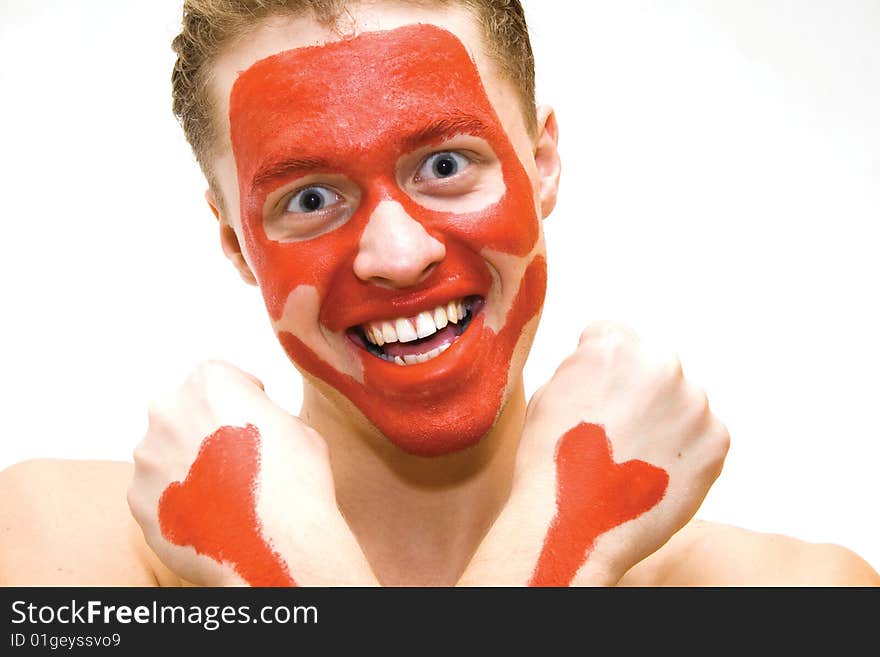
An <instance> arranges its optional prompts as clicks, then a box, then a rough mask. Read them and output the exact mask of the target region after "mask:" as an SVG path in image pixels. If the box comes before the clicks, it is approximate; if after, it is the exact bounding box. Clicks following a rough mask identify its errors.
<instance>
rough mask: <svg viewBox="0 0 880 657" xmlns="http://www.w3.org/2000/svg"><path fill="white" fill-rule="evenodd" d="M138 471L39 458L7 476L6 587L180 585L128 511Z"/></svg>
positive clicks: (0, 528)
mask: <svg viewBox="0 0 880 657" xmlns="http://www.w3.org/2000/svg"><path fill="white" fill-rule="evenodd" d="M133 467H134V466H133V465H132V464H131V463H124V462H117V461H80V460H62V459H37V460H31V461H23V462H21V463H17V464H15V465H12V466H10V467H8V468H6V469H5V470H3V471H0V499H2V500H3V501H4V502H3V504H2V505H0V536H2V540H0V585H2V586H161V585H173V584H175V583H178V582H177V581H176V578H175V577H174V576H173V574H171V573H170V572H169V571H168V570H167V569H166V568H165V567H164V566H163V565H162V564H161V562H159V560H158V559H157V558H156V556H155V554H154V553H153V552H152V551H151V550H150V549H149V548H148V547H147V544H146V542H145V541H144V538H143V534H142V533H141V530H140V527H139V526H138V524H137V523H136V522H135V521H134V518H132V516H131V513H130V511H129V509H128V503H127V501H126V494H127V491H128V485H129V483H130V481H131V476H132V471H133Z"/></svg>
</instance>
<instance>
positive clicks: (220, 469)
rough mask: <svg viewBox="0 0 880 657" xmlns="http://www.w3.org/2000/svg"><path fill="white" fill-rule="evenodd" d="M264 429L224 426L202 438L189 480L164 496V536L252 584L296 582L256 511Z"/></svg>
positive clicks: (172, 486)
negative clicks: (265, 531) (262, 431)
mask: <svg viewBox="0 0 880 657" xmlns="http://www.w3.org/2000/svg"><path fill="white" fill-rule="evenodd" d="M259 470H260V432H259V430H258V429H257V428H256V427H255V426H253V425H250V424H249V425H247V426H246V427H228V426H227V427H221V428H220V429H218V430H217V431H215V432H214V433H213V434H211V435H210V436H208V437H207V438H205V440H204V441H202V445H201V447H200V448H199V453H198V455H197V456H196V460H195V461H194V462H193V464H192V466H190V469H189V473H187V476H186V479H185V480H184V481H182V482H180V481H176V482H174V483H172V484H170V485H169V486H168V488H166V489H165V491H164V492H163V493H162V497H161V498H160V499H159V527H160V528H161V530H162V535H163V536H164V537H165V538H166V539H167V540H168V541H170V542H172V543H174V544H175V545H180V546H192V547H194V548H195V550H196V552H197V553H199V554H202V555H205V556H207V557H210V558H211V559H213V560H214V561H217V562H220V563H226V564H229V565H231V566H232V567H233V568H234V569H235V571H236V572H237V573H238V574H239V575H240V576H241V578H242V579H243V580H244V581H245V582H247V583H248V584H250V585H251V586H296V582H294V580H293V578H292V577H291V576H290V573H289V572H288V570H287V566H286V565H285V563H284V561H283V560H282V559H281V557H280V556H279V555H278V553H277V552H275V551H274V550H273V549H272V547H271V546H270V545H269V544H268V543H267V542H266V540H265V539H264V538H263V536H262V532H261V525H260V521H259V518H258V517H257V511H256V484H257V474H258V473H259Z"/></svg>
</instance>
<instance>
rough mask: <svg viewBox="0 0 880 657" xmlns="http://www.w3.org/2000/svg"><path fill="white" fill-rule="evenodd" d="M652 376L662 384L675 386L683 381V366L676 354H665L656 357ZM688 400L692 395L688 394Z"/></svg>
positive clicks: (691, 398)
mask: <svg viewBox="0 0 880 657" xmlns="http://www.w3.org/2000/svg"><path fill="white" fill-rule="evenodd" d="M654 377H655V380H656V381H657V383H659V384H660V385H662V386H676V385H678V384H680V383H681V382H682V381H684V368H683V367H682V364H681V359H680V358H679V357H678V354H674V353H672V354H667V355H665V356H662V357H660V358H658V360H657V362H656V364H655V365H654ZM688 400H689V401H693V397H691V396H689V398H688Z"/></svg>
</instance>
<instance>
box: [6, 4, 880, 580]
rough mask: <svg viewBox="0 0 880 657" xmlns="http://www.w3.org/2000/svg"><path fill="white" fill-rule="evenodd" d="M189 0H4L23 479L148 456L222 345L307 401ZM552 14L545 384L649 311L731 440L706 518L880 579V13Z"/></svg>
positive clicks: (547, 76)
mask: <svg viewBox="0 0 880 657" xmlns="http://www.w3.org/2000/svg"><path fill="white" fill-rule="evenodd" d="M180 4H181V3H180V2H179V0H162V1H158V0H142V1H138V2H135V1H128V2H119V1H117V0H113V1H110V0H106V1H103V2H100V1H98V0H92V1H88V2H86V1H81V2H68V1H67V0H64V1H61V0H56V1H50V0H42V1H41V2H39V3H37V2H30V1H29V0H3V1H2V2H0V62H2V63H0V94H2V95H0V98H2V102H0V149H2V150H0V152H2V158H0V191H2V196H0V199H2V205H0V211H2V217H0V221H2V238H3V245H2V257H0V276H2V281H3V297H2V298H3V320H2V326H3V329H2V330H3V339H2V341H0V350H2V351H0V363H2V373H3V377H2V386H3V389H2V391H0V392H2V400H3V401H2V404H3V408H2V421H3V431H2V440H0V468H3V467H6V466H8V465H10V464H12V463H14V462H17V461H20V460H23V459H28V458H34V457H61V458H77V459H79V458H89V459H94V458H99V459H114V460H130V454H131V450H132V448H133V446H134V445H135V444H136V443H137V441H138V440H139V439H140V436H141V434H142V432H143V430H144V428H145V406H146V404H147V402H148V400H149V399H150V398H151V397H153V396H155V395H156V394H157V393H158V392H160V391H163V390H165V389H166V388H167V387H170V386H171V385H173V384H174V383H176V382H177V381H178V380H179V379H180V378H181V377H182V376H183V375H184V374H185V372H186V371H187V369H188V368H189V367H190V365H191V364H193V363H195V362H196V361H197V360H200V359H201V358H206V357H217V358H224V359H227V360H230V361H232V362H234V363H236V364H237V365H239V366H240V367H243V368H245V369H247V370H249V371H252V372H253V373H254V374H256V375H257V376H259V377H261V378H262V379H263V380H264V381H265V383H266V384H267V388H268V391H269V393H270V395H271V396H272V397H273V398H275V399H276V401H278V402H279V403H281V404H282V405H284V406H285V407H287V408H289V409H290V410H291V411H294V412H295V411H296V410H298V408H299V399H300V392H299V380H298V375H297V374H296V371H295V370H294V369H293V367H292V366H291V365H289V364H288V363H287V361H286V358H285V356H284V355H283V353H282V351H281V348H280V346H278V344H277V343H276V341H275V339H274V337H273V335H272V332H271V331H270V329H269V324H268V320H267V319H266V315H265V311H264V309H263V306H262V303H261V300H260V297H259V295H258V291H257V290H256V289H255V288H250V287H247V286H245V285H244V284H242V283H240V282H239V279H238V277H237V275H236V273H235V272H234V271H233V269H232V268H231V267H230V266H229V265H228V264H227V263H226V261H225V260H224V258H223V256H222V254H221V252H220V249H219V246H218V242H217V236H216V228H215V222H214V219H213V217H212V215H211V214H210V213H209V211H208V208H207V206H206V205H205V203H204V202H203V199H202V192H203V189H204V183H203V180H202V178H201V174H200V172H199V171H198V168H197V167H196V165H195V163H194V160H193V158H192V156H191V154H190V151H189V147H188V146H187V144H186V143H185V141H184V139H183V136H182V133H181V131H180V129H179V127H178V126H177V124H176V122H175V121H174V119H173V117H172V115H171V111H170V84H169V76H170V71H171V66H172V63H173V56H172V53H171V50H170V46H169V44H170V41H171V39H172V37H173V36H174V35H175V34H176V31H177V25H178V21H179V12H180ZM526 11H527V15H528V18H529V20H530V24H531V28H532V33H533V45H534V49H535V52H536V58H537V66H538V87H539V95H540V99H541V100H542V101H546V102H551V103H552V104H553V105H554V106H555V107H556V109H557V115H558V119H559V124H560V129H561V152H562V158H563V178H562V187H561V193H560V199H559V204H558V207H557V209H556V211H555V212H554V213H553V215H552V216H551V217H550V218H549V219H548V220H547V222H546V224H545V228H546V233H547V240H548V248H549V257H550V260H549V266H550V290H549V296H548V301H547V306H546V309H545V313H544V322H543V324H542V327H541V329H540V331H539V333H538V337H537V342H536V346H535V348H534V350H533V354H532V358H531V360H530V362H529V364H528V366H527V370H526V377H527V379H526V380H527V385H528V389H529V392H531V391H532V390H534V389H535V388H536V387H537V386H538V385H539V384H540V383H541V382H543V381H544V379H546V378H547V377H548V376H549V375H550V374H551V373H552V371H553V370H554V369H555V367H556V365H557V364H558V362H559V361H560V360H561V359H562V358H563V357H564V356H565V355H567V353H568V352H569V351H570V350H571V349H572V348H573V347H574V345H575V343H576V340H577V336H578V334H579V332H580V329H581V328H582V327H583V326H585V325H586V324H587V323H589V322H590V321H593V320H595V319H599V318H613V319H619V320H623V321H626V322H628V323H630V324H631V325H632V326H634V327H635V328H636V329H637V330H638V331H639V332H640V333H642V334H643V335H644V336H646V338H648V339H651V340H653V341H659V342H660V343H661V344H666V345H668V346H669V348H671V349H673V350H675V351H677V352H678V353H679V355H680V357H681V358H682V361H683V362H684V365H685V370H686V373H687V374H688V376H690V377H691V378H692V379H694V380H695V381H697V382H699V383H701V384H702V385H704V386H705V387H706V389H707V390H708V393H709V397H710V401H711V403H712V405H713V407H714V409H715V410H716V412H717V414H718V415H719V416H720V417H721V418H722V419H723V420H724V421H725V422H726V423H727V425H728V427H729V429H730V432H731V436H732V446H731V450H730V453H729V456H728V459H727V463H726V467H725V471H724V473H723V474H722V476H721V478H720V479H719V480H718V482H717V483H716V485H715V487H714V488H713V489H712V490H711V492H710V493H709V496H708V498H707V499H706V502H705V504H704V506H703V508H702V509H701V512H700V514H699V515H700V516H701V517H703V518H706V519H710V520H715V521H720V522H727V523H731V524H735V525H740V526H744V527H748V528H751V529H756V530H762V531H769V532H778V533H783V534H789V535H792V536H796V537H799V538H803V539H806V540H809V541H819V542H833V543H838V544H842V545H845V546H847V547H849V548H851V549H853V550H854V551H856V552H858V553H859V554H860V555H862V556H863V557H864V558H866V559H867V560H868V561H869V562H870V563H871V564H872V565H873V566H874V567H875V568H876V569H880V528H878V515H880V514H878V510H877V504H878V501H880V483H878V480H880V477H878V464H880V429H878V424H877V409H878V401H877V398H878V395H880V382H878V371H880V347H878V335H880V314H878V309H877V308H878V294H877V283H878V280H880V259H878V257H877V250H878V237H880V231H878V227H877V223H878V219H880V216H878V210H880V5H878V3H877V2H876V1H875V0H846V1H840V0H824V1H815V2H799V1H795V0H791V1H785V0H769V1H768V0H727V1H725V2H721V1H706V0H679V1H675V0H666V1H665V2H662V3H660V2H653V1H648V0H642V1H638V0H615V1H614V2H611V1H608V0H602V1H589V2H563V1H561V0H556V1H554V2H551V1H548V0H540V1H538V0H529V1H528V2H527V3H526ZM0 503H4V504H6V503H9V501H8V500H4V501H3V502H0Z"/></svg>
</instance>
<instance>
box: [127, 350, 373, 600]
mask: <svg viewBox="0 0 880 657" xmlns="http://www.w3.org/2000/svg"><path fill="white" fill-rule="evenodd" d="M134 462H135V472H134V478H133V481H132V483H131V486H130V488H129V492H128V503H129V507H130V508H131V511H132V514H133V515H134V517H135V519H136V520H137V521H138V523H139V524H140V525H141V528H142V529H143V532H144V537H145V539H146V541H147V543H148V545H149V546H150V547H151V548H152V549H153V551H154V552H155V553H156V554H157V555H158V557H159V558H160V559H161V560H162V561H163V562H164V563H165V565H166V566H168V567H169V568H170V569H171V570H172V571H174V572H175V573H176V574H177V575H179V576H180V577H182V578H183V579H184V580H186V581H187V582H190V583H193V584H199V585H203V586H224V585H251V586H296V585H299V586H312V585H315V586H333V585H365V586H369V585H375V584H376V581H375V577H374V576H373V574H372V571H371V570H370V567H369V565H368V564H367V561H366V558H365V557H364V555H363V553H362V551H361V549H360V546H359V545H358V543H357V541H356V540H355V538H354V536H353V534H352V533H351V531H350V530H349V528H348V525H347V524H346V523H345V520H344V519H343V517H342V515H341V514H340V513H339V510H338V508H337V506H336V496H335V491H334V486H333V477H332V473H331V470H330V463H329V460H328V455H327V446H326V443H325V442H324V439H323V438H322V437H321V436H320V435H319V434H318V433H317V432H316V431H314V430H313V429H311V428H310V427H308V426H307V425H306V424H304V423H303V422H302V421H300V420H299V419H297V418H295V417H293V416H291V415H290V414H289V413H287V412H286V411H284V410H282V409H281V408H280V407H278V406H277V405H276V404H274V403H273V402H272V401H271V400H270V399H269V398H268V397H267V396H266V393H265V392H264V390H263V386H262V384H261V383H260V382H259V381H258V380H257V379H255V378H253V377H252V376H250V375H248V374H247V373H245V372H243V371H241V370H239V369H238V368H235V367H234V366H232V365H229V364H227V363H224V362H222V361H208V362H205V363H202V364H200V365H199V366H198V367H197V368H196V369H195V370H194V371H193V372H192V373H191V374H190V376H189V377H188V378H187V379H186V381H185V382H184V383H183V384H182V385H181V386H179V387H178V388H177V389H175V390H174V391H172V392H171V393H170V394H168V395H166V396H165V397H163V398H161V399H159V400H157V401H155V402H153V403H152V404H151V406H150V410H149V424H148V428H147V432H146V435H145V436H144V438H143V440H142V441H141V442H140V444H139V445H138V446H137V448H136V450H135V454H134Z"/></svg>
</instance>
